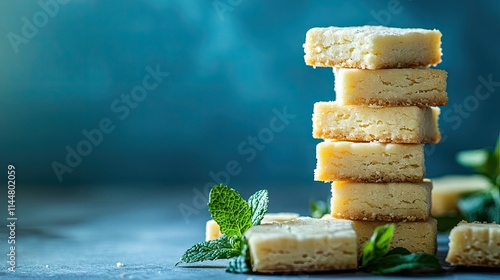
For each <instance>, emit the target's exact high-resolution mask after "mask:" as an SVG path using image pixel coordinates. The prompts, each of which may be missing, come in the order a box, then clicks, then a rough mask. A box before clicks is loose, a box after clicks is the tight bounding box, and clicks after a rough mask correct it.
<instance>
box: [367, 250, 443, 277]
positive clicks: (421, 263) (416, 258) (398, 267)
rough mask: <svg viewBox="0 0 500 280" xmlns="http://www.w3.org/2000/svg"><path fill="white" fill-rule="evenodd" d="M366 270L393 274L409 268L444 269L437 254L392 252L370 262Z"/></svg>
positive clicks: (407, 270)
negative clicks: (401, 253)
mask: <svg viewBox="0 0 500 280" xmlns="http://www.w3.org/2000/svg"><path fill="white" fill-rule="evenodd" d="M365 270H367V271H369V272H371V273H373V274H392V273H397V272H409V270H412V271H415V270H427V271H432V272H439V271H442V268H441V265H440V264H439V261H438V260H437V258H436V256H434V255H430V254H425V253H421V254H406V255H400V254H391V255H386V256H384V257H381V258H378V259H376V260H374V261H372V262H371V263H370V265H368V266H367V267H365Z"/></svg>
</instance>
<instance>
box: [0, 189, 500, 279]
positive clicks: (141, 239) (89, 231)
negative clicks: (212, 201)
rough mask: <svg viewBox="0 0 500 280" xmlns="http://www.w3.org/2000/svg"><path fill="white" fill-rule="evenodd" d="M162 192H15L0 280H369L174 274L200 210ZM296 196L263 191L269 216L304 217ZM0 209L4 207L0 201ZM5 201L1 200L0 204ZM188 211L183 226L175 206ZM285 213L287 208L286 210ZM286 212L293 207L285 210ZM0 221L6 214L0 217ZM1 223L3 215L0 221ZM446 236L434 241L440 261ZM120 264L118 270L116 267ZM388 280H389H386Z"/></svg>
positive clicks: (198, 268) (211, 266)
mask: <svg viewBox="0 0 500 280" xmlns="http://www.w3.org/2000/svg"><path fill="white" fill-rule="evenodd" d="M162 189H164V187H163V188H162V187H161V186H156V187H142V188H141V187H139V186H137V187H127V188H122V187H120V186H102V187H92V188H82V189H71V190H70V189H59V188H39V189H36V188H35V189H33V188H31V189H30V190H29V191H28V190H26V191H23V190H22V186H19V187H18V190H17V205H16V206H17V217H18V222H17V228H16V241H17V242H16V245H17V247H16V249H17V251H16V261H17V264H16V265H17V267H16V272H14V273H11V272H8V271H7V264H6V260H7V256H6V252H7V251H8V245H7V244H6V241H7V231H6V230H5V229H2V230H1V231H0V247H1V252H2V254H1V256H3V257H0V259H1V258H3V260H2V262H1V263H2V264H1V267H2V270H1V271H0V278H2V279H199V278H209V279H303V278H304V279H305V278H307V279H331V278H338V277H341V278H358V277H372V278H383V277H375V276H371V275H369V274H365V273H361V272H357V273H353V272H349V273H337V274H312V275H311V274H310V275H282V276H279V277H278V276H266V275H236V274H230V273H226V272H224V266H225V264H226V262H224V261H216V262H206V263H199V264H195V265H183V266H177V267H175V266H174V264H175V263H176V261H177V260H178V259H179V257H180V256H181V255H182V253H183V252H184V250H185V249H187V248H189V246H191V245H193V244H195V243H196V242H199V241H202V240H203V239H204V230H205V221H206V220H207V219H208V218H209V214H208V210H207V209H206V207H205V208H201V207H200V209H199V208H197V203H198V202H203V201H202V199H201V198H200V197H201V196H197V195H196V194H195V192H193V191H192V190H193V187H179V188H178V190H179V191H178V192H176V193H172V192H169V191H163V190H162ZM300 190H301V188H296V191H293V192H290V198H288V199H286V200H283V199H282V200H279V201H278V200H277V199H274V200H273V197H276V194H277V193H279V191H278V190H277V189H270V196H271V209H270V210H271V211H296V212H299V213H301V214H307V200H304V199H305V197H308V194H307V193H306V191H307V190H303V192H304V193H301V191H300ZM3 200H4V199H2V202H1V204H0V207H2V209H6V208H7V206H6V204H5V202H4V201H3ZM5 200H6V199H5ZM181 204H184V205H186V206H189V207H193V208H191V210H193V211H194V212H193V214H192V215H190V216H189V217H188V218H183V216H182V215H181V212H180V210H179V205H181ZM287 205H288V207H286V206H287ZM290 205H295V206H294V207H293V208H290ZM1 212H2V213H5V212H7V211H1ZM1 218H2V220H3V221H6V215H5V214H2V216H1ZM5 223H6V222H5ZM447 238H448V237H447V235H442V236H440V237H439V253H438V256H439V257H440V259H444V256H445V254H446V250H447V247H446V246H447V242H448V241H447ZM117 262H121V263H123V264H124V266H123V267H117V265H116V263H117ZM499 272H500V271H499V270H486V269H451V268H448V273H447V274H445V275H442V276H435V277H432V278H436V279H437V278H439V279H443V278H444V279H487V278H491V277H498V276H499V274H498V273H499ZM391 278H392V279H394V277H391Z"/></svg>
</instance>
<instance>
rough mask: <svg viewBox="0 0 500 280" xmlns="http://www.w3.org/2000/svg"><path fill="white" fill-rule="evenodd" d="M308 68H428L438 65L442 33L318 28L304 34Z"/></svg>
mask: <svg viewBox="0 0 500 280" xmlns="http://www.w3.org/2000/svg"><path fill="white" fill-rule="evenodd" d="M304 51H305V56H304V59H305V61H306V64H307V65H310V66H314V67H316V66H320V67H345V68H359V69H384V68H419V67H424V68H427V67H429V66H431V65H433V66H436V65H437V64H438V63H440V62H441V32H439V31H438V30H426V29H420V28H391V27H384V26H362V27H326V28H322V27H317V28H311V29H309V31H307V34H306V43H305V44H304Z"/></svg>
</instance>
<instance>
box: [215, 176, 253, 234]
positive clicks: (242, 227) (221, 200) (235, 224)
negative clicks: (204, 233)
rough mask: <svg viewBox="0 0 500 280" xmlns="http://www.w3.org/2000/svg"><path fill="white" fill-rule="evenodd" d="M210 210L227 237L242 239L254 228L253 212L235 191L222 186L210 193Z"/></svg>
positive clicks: (216, 187)
mask: <svg viewBox="0 0 500 280" xmlns="http://www.w3.org/2000/svg"><path fill="white" fill-rule="evenodd" d="M208 210H209V211H210V214H211V215H212V218H213V219H214V220H215V221H216V222H217V224H219V227H220V231H221V232H222V233H223V234H225V235H227V236H237V237H241V236H242V235H243V233H244V232H245V231H246V230H247V229H249V228H250V227H251V226H252V210H251V209H250V206H249V205H248V203H247V202H246V201H245V200H244V199H243V198H242V197H241V195H240V194H239V193H238V192H237V191H236V190H234V189H231V188H229V187H227V186H224V185H222V184H220V185H216V186H214V187H213V188H212V190H211V191H210V198H209V200H208Z"/></svg>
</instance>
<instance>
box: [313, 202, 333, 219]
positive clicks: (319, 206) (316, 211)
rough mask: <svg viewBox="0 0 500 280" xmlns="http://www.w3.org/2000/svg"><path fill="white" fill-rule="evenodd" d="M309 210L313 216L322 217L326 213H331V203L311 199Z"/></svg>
mask: <svg viewBox="0 0 500 280" xmlns="http://www.w3.org/2000/svg"><path fill="white" fill-rule="evenodd" d="M309 210H310V211H311V217H313V218H322V217H323V216H324V215H326V214H330V205H329V204H328V203H326V202H325V201H322V200H314V199H311V200H310V201H309Z"/></svg>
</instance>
